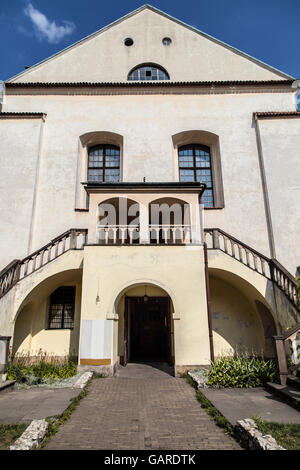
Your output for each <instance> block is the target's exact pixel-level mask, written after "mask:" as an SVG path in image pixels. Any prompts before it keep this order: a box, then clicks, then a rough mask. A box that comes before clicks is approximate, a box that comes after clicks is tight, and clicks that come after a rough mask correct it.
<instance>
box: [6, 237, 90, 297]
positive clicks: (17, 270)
mask: <svg viewBox="0 0 300 470" xmlns="http://www.w3.org/2000/svg"><path fill="white" fill-rule="evenodd" d="M86 235H87V229H82V228H79V229H77V228H72V229H70V230H68V231H66V232H64V233H62V234H61V235H59V236H58V237H56V238H54V239H53V240H51V242H50V243H48V244H47V245H45V246H43V247H42V248H40V249H39V250H37V251H35V252H34V253H31V254H30V255H29V256H26V258H24V259H23V260H14V261H12V262H11V263H10V264H9V265H7V266H6V268H4V269H3V270H2V271H1V272H0V298H1V297H3V295H5V294H6V293H7V292H8V291H9V290H10V289H11V288H12V287H13V286H14V285H15V284H16V283H17V282H18V281H20V280H21V279H23V278H24V277H26V276H28V275H29V274H32V273H33V272H34V271H37V270H38V269H40V268H41V267H42V266H45V265H46V264H48V263H50V261H53V260H54V259H56V258H57V257H58V256H60V255H62V254H63V253H65V252H66V251H68V250H76V249H77V250H78V249H81V248H82V246H83V245H84V243H85V242H86Z"/></svg>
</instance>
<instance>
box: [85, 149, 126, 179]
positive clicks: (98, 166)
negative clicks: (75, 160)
mask: <svg viewBox="0 0 300 470" xmlns="http://www.w3.org/2000/svg"><path fill="white" fill-rule="evenodd" d="M88 154H89V161H88V181H89V183H111V182H115V183H117V182H118V181H120V147H117V146H116V145H108V144H105V145H96V146H94V147H90V148H89V152H88Z"/></svg>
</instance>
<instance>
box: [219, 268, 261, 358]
mask: <svg viewBox="0 0 300 470" xmlns="http://www.w3.org/2000/svg"><path fill="white" fill-rule="evenodd" d="M210 290H211V312H212V325H213V340H214V351H215V356H221V355H231V354H233V353H234V352H238V353H248V354H250V355H252V354H257V355H261V354H262V353H263V351H264V346H265V342H264V331H263V326H262V323H261V321H260V318H259V316H258V314H257V313H256V311H255V309H254V308H253V306H252V305H251V303H250V301H249V300H248V299H247V298H246V297H245V295H244V294H243V293H242V292H241V291H239V290H238V289H237V288H236V287H234V286H233V285H231V284H230V283H228V282H225V281H224V280H222V279H219V278H217V277H215V276H210Z"/></svg>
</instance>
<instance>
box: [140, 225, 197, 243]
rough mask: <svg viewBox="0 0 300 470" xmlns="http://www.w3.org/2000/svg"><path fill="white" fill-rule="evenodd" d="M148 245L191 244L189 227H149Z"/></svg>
mask: <svg viewBox="0 0 300 470" xmlns="http://www.w3.org/2000/svg"><path fill="white" fill-rule="evenodd" d="M149 232H150V243H156V244H159V243H164V244H166V245H167V244H182V245H189V244H190V243H192V232H191V227H190V225H153V224H152V225H150V226H149Z"/></svg>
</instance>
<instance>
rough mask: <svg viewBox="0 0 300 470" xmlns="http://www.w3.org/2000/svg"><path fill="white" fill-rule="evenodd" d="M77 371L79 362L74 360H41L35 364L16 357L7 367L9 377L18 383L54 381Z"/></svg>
mask: <svg viewBox="0 0 300 470" xmlns="http://www.w3.org/2000/svg"><path fill="white" fill-rule="evenodd" d="M76 373H77V364H75V362H72V361H65V362H64V363H59V364H55V363H51V362H45V361H43V360H41V361H40V362H36V363H34V364H28V365H24V363H23V362H22V361H18V359H15V360H13V361H10V362H9V364H8V368H7V378H8V379H9V380H16V381H17V382H18V383H24V384H28V385H37V384H39V383H49V382H54V381H55V380H59V379H67V378H69V377H72V376H73V375H75V374H76Z"/></svg>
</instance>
